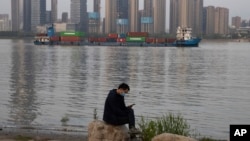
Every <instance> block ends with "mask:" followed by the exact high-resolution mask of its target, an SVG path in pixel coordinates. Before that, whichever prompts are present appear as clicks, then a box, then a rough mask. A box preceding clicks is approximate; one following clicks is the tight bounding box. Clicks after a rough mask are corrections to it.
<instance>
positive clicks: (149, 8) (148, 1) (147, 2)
mask: <svg viewBox="0 0 250 141" xmlns="http://www.w3.org/2000/svg"><path fill="white" fill-rule="evenodd" d="M140 23H141V24H140V27H141V31H142V32H149V33H153V32H154V20H153V0H144V9H143V12H142V13H141V19H140Z"/></svg>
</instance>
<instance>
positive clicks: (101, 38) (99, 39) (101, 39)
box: [98, 37, 107, 42]
mask: <svg viewBox="0 0 250 141" xmlns="http://www.w3.org/2000/svg"><path fill="white" fill-rule="evenodd" d="M106 41H107V39H106V38H105V37H100V38H98V42H106Z"/></svg>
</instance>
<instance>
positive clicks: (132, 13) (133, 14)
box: [129, 0, 139, 32]
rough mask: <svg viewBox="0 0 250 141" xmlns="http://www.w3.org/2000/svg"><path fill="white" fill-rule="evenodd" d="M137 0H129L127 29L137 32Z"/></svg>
mask: <svg viewBox="0 0 250 141" xmlns="http://www.w3.org/2000/svg"><path fill="white" fill-rule="evenodd" d="M138 10H139V0H129V31H132V32H138V31H139V28H138V24H139V13H138Z"/></svg>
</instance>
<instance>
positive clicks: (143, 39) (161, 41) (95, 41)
mask: <svg viewBox="0 0 250 141" xmlns="http://www.w3.org/2000/svg"><path fill="white" fill-rule="evenodd" d="M182 34H183V33H182ZM183 35H185V39H186V36H187V33H186V34H183ZM177 36H178V37H179V36H180V35H179V34H177ZM181 39H182V38H181ZM181 39H180V40H178V38H155V37H150V36H149V33H148V32H127V33H121V34H118V33H109V34H108V35H107V36H106V37H87V38H86V37H85V34H84V33H83V32H68V31H65V32H60V34H59V35H58V36H56V35H55V30H54V27H53V25H52V26H51V27H49V28H47V33H46V34H37V35H36V37H35V41H34V44H35V45H79V46H84V45H85V46H149V47H150V46H152V47H157V46H162V47H174V46H184V44H186V43H189V42H183V41H184V40H181ZM183 39H184V38H183ZM193 45H195V46H197V44H193ZM190 46H191V44H190Z"/></svg>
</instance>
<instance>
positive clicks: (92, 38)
mask: <svg viewBox="0 0 250 141" xmlns="http://www.w3.org/2000/svg"><path fill="white" fill-rule="evenodd" d="M88 41H89V42H92V43H93V42H98V38H96V37H89V38H88Z"/></svg>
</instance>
